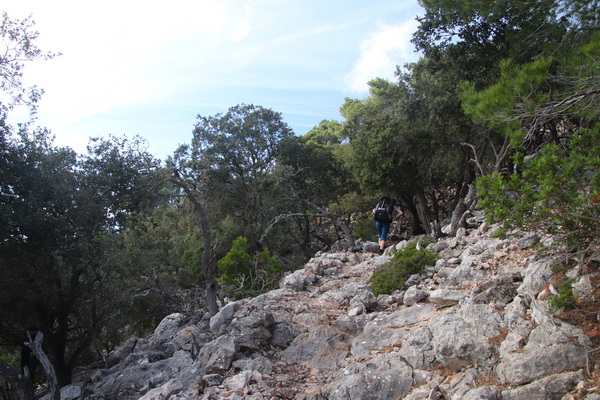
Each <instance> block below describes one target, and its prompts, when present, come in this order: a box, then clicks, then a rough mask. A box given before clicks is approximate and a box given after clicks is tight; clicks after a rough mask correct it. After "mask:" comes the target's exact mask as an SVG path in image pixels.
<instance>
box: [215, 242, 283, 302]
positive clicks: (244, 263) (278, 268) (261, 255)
mask: <svg viewBox="0 0 600 400" xmlns="http://www.w3.org/2000/svg"><path fill="white" fill-rule="evenodd" d="M217 268H218V271H219V273H220V277H219V282H220V283H221V285H222V286H223V289H224V290H225V292H226V295H227V296H228V297H231V298H232V299H234V300H239V299H242V298H244V297H250V296H256V295H258V294H261V293H264V292H266V291H268V290H271V289H273V288H274V287H275V285H276V284H277V282H278V281H279V278H280V275H281V273H282V272H283V266H282V265H281V263H280V262H279V261H277V258H276V257H275V256H271V253H270V252H269V250H264V251H262V252H251V251H250V246H249V244H248V239H246V238H245V237H238V238H237V239H236V240H234V241H233V244H232V246H231V250H229V252H228V253H227V254H226V255H225V256H224V257H223V258H221V259H220V260H219V261H218V263H217Z"/></svg>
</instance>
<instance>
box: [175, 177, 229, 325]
mask: <svg viewBox="0 0 600 400" xmlns="http://www.w3.org/2000/svg"><path fill="white" fill-rule="evenodd" d="M170 180H171V182H173V183H175V184H177V185H179V186H180V187H181V188H182V189H183V191H184V192H185V194H186V196H187V198H188V199H189V200H190V201H191V202H192V204H193V205H194V208H195V209H196V211H198V215H199V217H200V228H201V229H202V239H203V245H204V251H203V252H202V272H203V273H204V280H205V282H206V304H207V306H208V313H209V315H211V316H212V315H215V314H216V313H218V312H219V304H218V303H217V298H218V296H217V267H216V263H215V260H214V258H213V257H211V251H212V243H211V237H210V226H209V224H208V216H207V212H206V205H205V204H204V203H203V202H202V201H200V199H198V197H196V193H194V191H193V190H192V188H190V186H189V185H188V183H187V182H186V181H185V180H184V179H183V178H182V177H181V176H180V175H179V171H178V170H176V169H174V170H173V178H172V179H170Z"/></svg>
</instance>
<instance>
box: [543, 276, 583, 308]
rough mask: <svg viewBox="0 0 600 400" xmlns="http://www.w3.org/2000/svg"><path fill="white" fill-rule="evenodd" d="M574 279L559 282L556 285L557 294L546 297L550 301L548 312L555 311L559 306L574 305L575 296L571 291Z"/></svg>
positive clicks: (568, 306) (570, 306) (569, 306)
mask: <svg viewBox="0 0 600 400" xmlns="http://www.w3.org/2000/svg"><path fill="white" fill-rule="evenodd" d="M573 283H575V280H574V279H569V280H567V281H564V282H561V283H560V285H559V286H558V288H557V289H558V294H556V295H555V296H553V297H551V298H550V299H548V302H549V303H550V310H549V311H550V313H552V314H553V313H555V312H556V311H558V310H559V309H561V308H572V307H574V306H575V301H576V300H577V296H575V294H574V293H573Z"/></svg>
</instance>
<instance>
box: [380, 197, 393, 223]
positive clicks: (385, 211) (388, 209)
mask: <svg viewBox="0 0 600 400" xmlns="http://www.w3.org/2000/svg"><path fill="white" fill-rule="evenodd" d="M393 214H394V200H392V199H390V198H389V197H387V196H384V197H382V198H381V200H379V203H377V205H376V206H375V221H377V222H383V223H388V222H392V215H393Z"/></svg>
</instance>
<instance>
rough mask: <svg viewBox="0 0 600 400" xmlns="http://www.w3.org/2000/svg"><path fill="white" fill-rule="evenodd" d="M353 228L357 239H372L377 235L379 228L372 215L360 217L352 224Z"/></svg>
mask: <svg viewBox="0 0 600 400" xmlns="http://www.w3.org/2000/svg"><path fill="white" fill-rule="evenodd" d="M352 228H353V229H354V238H355V239H362V240H372V239H373V237H374V236H376V235H377V228H375V222H374V221H373V217H371V216H362V217H358V218H357V219H356V220H355V221H354V223H353V224H352Z"/></svg>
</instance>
